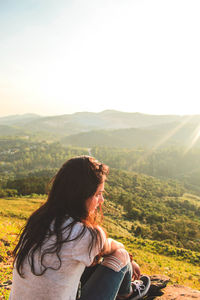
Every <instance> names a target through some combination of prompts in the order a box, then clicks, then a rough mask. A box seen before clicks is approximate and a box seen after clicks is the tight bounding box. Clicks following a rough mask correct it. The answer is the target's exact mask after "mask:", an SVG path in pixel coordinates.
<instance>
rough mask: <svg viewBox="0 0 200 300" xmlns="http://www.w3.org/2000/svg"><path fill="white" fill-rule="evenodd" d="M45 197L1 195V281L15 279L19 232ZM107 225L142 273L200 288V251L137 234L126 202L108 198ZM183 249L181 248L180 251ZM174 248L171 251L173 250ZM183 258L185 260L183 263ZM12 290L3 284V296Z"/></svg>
mask: <svg viewBox="0 0 200 300" xmlns="http://www.w3.org/2000/svg"><path fill="white" fill-rule="evenodd" d="M43 201H44V197H42V198H41V197H40V198H31V197H24V198H10V199H0V270H1V271H0V283H3V282H6V281H7V280H9V279H12V257H11V251H12V250H13V247H14V244H15V243H16V237H17V234H18V232H19V230H20V228H21V226H22V225H23V224H24V223H25V221H26V218H27V217H28V216H29V215H30V213H31V212H32V211H34V210H35V209H36V208H38V207H39V206H40V205H41V204H42V203H43ZM104 214H105V219H104V226H105V228H106V230H107V231H108V233H109V235H110V236H111V237H113V238H115V239H117V240H119V241H122V242H123V243H124V244H125V245H126V247H127V249H128V250H129V251H131V252H132V253H133V255H134V258H135V260H136V261H137V262H138V263H139V264H140V266H141V271H142V273H146V274H149V275H150V274H158V273H159V274H165V275H168V276H169V277H170V278H171V281H172V283H179V284H184V285H187V286H190V287H193V288H196V289H200V275H199V274H200V267H199V261H198V262H195V260H193V261H192V259H190V258H191V257H193V258H195V257H196V259H199V260H200V257H199V253H198V252H195V251H189V252H188V253H187V251H186V250H184V249H178V248H176V247H174V246H171V249H170V247H169V246H168V245H167V244H166V245H165V244H164V243H163V244H159V243H155V242H152V241H150V240H148V239H145V240H144V239H142V238H137V237H134V235H133V233H132V226H133V224H134V222H133V221H129V220H127V219H126V217H125V214H124V211H123V209H122V206H121V205H119V204H116V203H112V202H111V201H109V200H108V201H106V203H105V208H104ZM180 250H181V251H180ZM170 251H171V254H170ZM180 261H181V264H180ZM8 295H9V290H8V289H6V288H0V297H1V299H8Z"/></svg>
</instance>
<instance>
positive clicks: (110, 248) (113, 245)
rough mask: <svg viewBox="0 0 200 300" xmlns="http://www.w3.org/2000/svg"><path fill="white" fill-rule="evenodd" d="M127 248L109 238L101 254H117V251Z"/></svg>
mask: <svg viewBox="0 0 200 300" xmlns="http://www.w3.org/2000/svg"><path fill="white" fill-rule="evenodd" d="M120 248H125V247H124V245H123V244H122V243H120V242H117V241H115V240H113V239H111V238H107V239H106V241H105V243H104V247H103V250H102V252H101V256H104V255H109V254H112V253H113V252H115V251H116V250H117V249H120Z"/></svg>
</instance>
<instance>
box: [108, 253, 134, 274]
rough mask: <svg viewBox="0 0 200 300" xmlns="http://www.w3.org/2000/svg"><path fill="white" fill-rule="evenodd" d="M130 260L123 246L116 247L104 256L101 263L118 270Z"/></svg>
mask: <svg viewBox="0 0 200 300" xmlns="http://www.w3.org/2000/svg"><path fill="white" fill-rule="evenodd" d="M129 262H130V258H129V254H128V252H127V251H126V250H125V249H124V248H120V249H117V250H116V251H115V252H113V253H112V254H110V255H108V256H106V257H105V258H104V261H103V262H102V265H104V266H106V267H108V268H110V269H112V270H114V271H116V272H119V271H120V270H121V269H122V268H123V267H125V266H126V265H127V264H128V263H129Z"/></svg>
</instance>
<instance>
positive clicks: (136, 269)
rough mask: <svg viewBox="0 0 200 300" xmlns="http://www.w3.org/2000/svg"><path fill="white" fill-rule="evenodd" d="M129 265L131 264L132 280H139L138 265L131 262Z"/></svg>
mask: <svg viewBox="0 0 200 300" xmlns="http://www.w3.org/2000/svg"><path fill="white" fill-rule="evenodd" d="M131 264H132V268H133V276H132V279H133V280H138V279H140V275H141V274H140V267H139V265H138V264H137V263H136V262H135V261H134V260H133V261H132V262H131Z"/></svg>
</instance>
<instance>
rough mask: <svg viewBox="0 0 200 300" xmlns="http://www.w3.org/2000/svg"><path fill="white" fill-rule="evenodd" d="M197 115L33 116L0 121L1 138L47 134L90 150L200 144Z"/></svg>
mask: <svg viewBox="0 0 200 300" xmlns="http://www.w3.org/2000/svg"><path fill="white" fill-rule="evenodd" d="M199 124H200V115H191V116H179V115H147V114H142V113H127V112H120V111H114V110H105V111H102V112H100V113H93V112H78V113H74V114H66V115H60V116H48V117H42V116H39V115H36V114H25V115H13V116H8V117H1V118H0V135H1V136H12V135H13V136H16V135H18V136H23V135H26V136H27V135H36V134H40V135H42V134H43V135H44V137H45V134H49V135H52V136H54V137H55V138H56V139H57V140H60V141H61V142H62V143H63V144H65V145H69V144H70V145H77V146H84V147H90V146H94V145H105V146H117V147H135V146H145V147H155V146H156V145H162V144H165V145H166V144H168V145H180V146H187V145H188V144H190V143H192V142H193V141H194V139H195V146H199V145H200V141H199V139H198V135H199V132H200V127H199Z"/></svg>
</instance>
